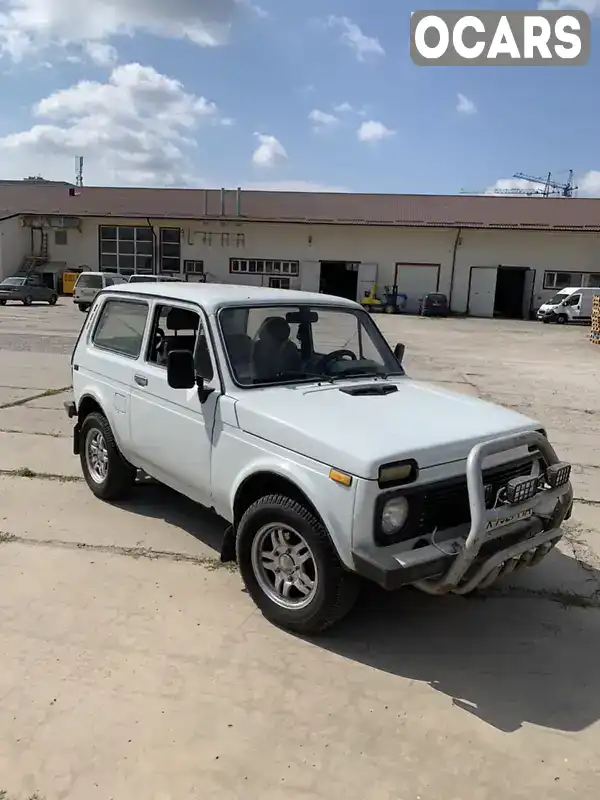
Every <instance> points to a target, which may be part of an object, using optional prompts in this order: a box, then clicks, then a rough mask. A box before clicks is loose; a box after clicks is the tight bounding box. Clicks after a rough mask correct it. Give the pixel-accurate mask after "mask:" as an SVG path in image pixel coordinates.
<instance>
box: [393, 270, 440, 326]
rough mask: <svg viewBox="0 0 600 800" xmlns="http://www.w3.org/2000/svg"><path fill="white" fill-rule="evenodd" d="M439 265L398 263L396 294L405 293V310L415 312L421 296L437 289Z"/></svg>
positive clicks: (410, 312)
mask: <svg viewBox="0 0 600 800" xmlns="http://www.w3.org/2000/svg"><path fill="white" fill-rule="evenodd" d="M438 276H439V267H438V266H437V265H435V264H431V265H430V264H398V267H397V280H398V294H405V295H406V311H408V313H409V314H415V313H416V312H418V310H419V304H420V300H421V298H423V297H424V296H425V295H426V294H431V293H432V292H437V291H438Z"/></svg>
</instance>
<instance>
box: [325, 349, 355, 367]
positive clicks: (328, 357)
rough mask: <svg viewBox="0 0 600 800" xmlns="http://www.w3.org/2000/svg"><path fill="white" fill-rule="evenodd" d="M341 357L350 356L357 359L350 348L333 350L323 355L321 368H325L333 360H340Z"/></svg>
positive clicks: (353, 359)
mask: <svg viewBox="0 0 600 800" xmlns="http://www.w3.org/2000/svg"><path fill="white" fill-rule="evenodd" d="M343 358H350V359H351V360H352V361H356V360H357V359H356V353H353V352H352V350H334V351H333V352H332V353H328V354H327V355H326V356H323V360H322V361H321V369H326V368H327V367H328V366H329V364H331V363H332V362H333V361H341V359H343Z"/></svg>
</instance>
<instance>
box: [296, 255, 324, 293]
mask: <svg viewBox="0 0 600 800" xmlns="http://www.w3.org/2000/svg"><path fill="white" fill-rule="evenodd" d="M320 281H321V262H320V261H302V262H301V264H300V289H302V291H303V292H318V291H319V284H320Z"/></svg>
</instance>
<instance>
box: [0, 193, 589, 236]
mask: <svg viewBox="0 0 600 800" xmlns="http://www.w3.org/2000/svg"><path fill="white" fill-rule="evenodd" d="M238 199H239V211H240V217H241V218H243V219H245V220H255V221H269V222H310V223H314V224H351V225H391V226H403V227H423V226H425V227H438V228H440V227H442V228H449V227H450V228H456V227H462V228H510V229H524V230H528V229H529V230H532V229H533V230H581V231H600V199H584V198H539V197H498V196H482V197H471V196H466V195H463V196H453V195H402V194H397V195H392V194H345V193H339V194H334V193H325V192H323V193H321V192H314V193H308V192H267V191H246V190H242V191H241V192H240V194H239V198H238V193H237V191H236V190H235V189H229V190H227V191H225V192H224V193H223V194H222V190H220V189H122V188H107V187H95V186H94V187H84V188H82V189H77V195H76V196H75V197H72V196H70V194H69V188H68V187H66V186H65V187H60V186H31V185H29V186H28V185H24V184H21V185H0V219H2V218H5V217H9V216H13V215H16V214H36V215H50V214H58V215H61V216H67V215H68V216H82V217H86V216H87V217H90V216H91V217H111V216H112V217H115V218H117V217H137V218H143V219H145V218H146V217H149V218H150V219H180V220H201V219H215V218H226V219H235V218H237V217H238V206H237V203H238ZM222 200H223V208H222V205H221V204H222Z"/></svg>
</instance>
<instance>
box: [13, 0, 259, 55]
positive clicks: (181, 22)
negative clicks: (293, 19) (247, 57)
mask: <svg viewBox="0 0 600 800" xmlns="http://www.w3.org/2000/svg"><path fill="white" fill-rule="evenodd" d="M0 5H1V6H2V7H3V8H5V9H6V10H5V11H4V12H2V13H0V54H2V53H4V54H7V55H8V56H10V57H11V58H12V59H13V60H15V61H20V60H22V59H23V58H25V56H30V55H32V54H35V53H36V52H39V51H41V50H42V49H44V48H47V47H51V46H58V47H61V48H65V47H68V46H72V45H75V46H78V47H80V48H83V50H84V52H86V51H87V52H89V50H88V48H87V43H92V49H94V48H95V47H96V46H97V44H98V43H106V42H108V41H109V40H111V39H113V38H114V37H123V36H131V35H133V34H135V33H148V34H152V35H155V36H160V37H162V38H170V39H187V40H188V41H191V42H193V43H194V44H196V45H199V46H200V47H217V46H219V45H223V44H225V43H226V42H227V41H228V39H229V35H230V31H231V27H232V25H233V23H234V21H236V20H237V19H238V18H240V17H242V16H244V15H245V14H246V15H247V14H248V13H253V14H255V15H263V16H264V12H263V11H262V9H259V8H255V7H254V6H252V5H251V3H250V2H249V0H171V2H169V3H165V2H164V0H144V2H143V3H140V2H139V0H85V2H83V0H0ZM96 52H98V51H97V49H96Z"/></svg>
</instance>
